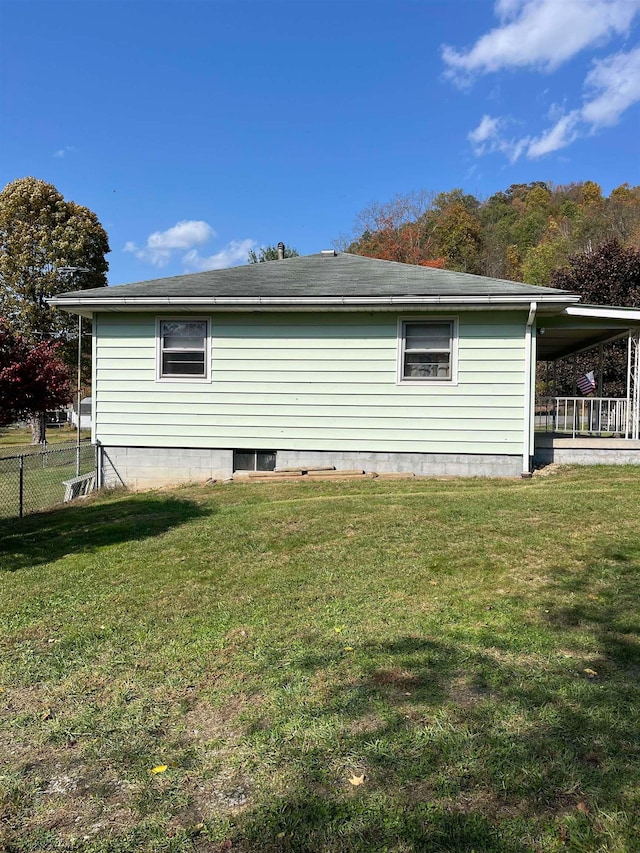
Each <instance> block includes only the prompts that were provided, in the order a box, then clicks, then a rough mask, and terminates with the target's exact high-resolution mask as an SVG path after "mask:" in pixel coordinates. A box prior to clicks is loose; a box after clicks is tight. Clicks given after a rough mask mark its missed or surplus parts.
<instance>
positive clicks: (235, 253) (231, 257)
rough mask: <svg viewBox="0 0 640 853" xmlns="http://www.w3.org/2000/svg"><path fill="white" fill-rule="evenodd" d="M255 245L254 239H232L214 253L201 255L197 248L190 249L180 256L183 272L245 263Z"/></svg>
mask: <svg viewBox="0 0 640 853" xmlns="http://www.w3.org/2000/svg"><path fill="white" fill-rule="evenodd" d="M256 245H257V243H256V241H255V240H232V241H231V242H230V243H227V245H226V246H225V247H224V248H223V249H221V250H220V251H219V252H216V253H215V254H214V255H209V256H208V257H202V256H201V255H200V253H199V252H198V250H197V249H191V251H189V252H187V253H186V255H184V256H183V258H182V263H183V264H184V268H185V272H198V271H203V270H222V269H226V268H227V267H232V266H236V265H237V264H241V263H246V261H247V258H248V256H249V252H250V251H251V249H253V248H255V247H256Z"/></svg>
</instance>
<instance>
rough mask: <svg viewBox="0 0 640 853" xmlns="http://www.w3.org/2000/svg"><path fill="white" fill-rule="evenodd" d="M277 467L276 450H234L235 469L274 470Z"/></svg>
mask: <svg viewBox="0 0 640 853" xmlns="http://www.w3.org/2000/svg"><path fill="white" fill-rule="evenodd" d="M275 467H276V453H275V450H234V451H233V470H234V471H273V470H275Z"/></svg>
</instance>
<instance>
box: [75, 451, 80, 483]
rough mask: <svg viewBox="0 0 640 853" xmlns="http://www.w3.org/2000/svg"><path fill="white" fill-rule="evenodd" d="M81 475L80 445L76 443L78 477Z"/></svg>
mask: <svg viewBox="0 0 640 853" xmlns="http://www.w3.org/2000/svg"><path fill="white" fill-rule="evenodd" d="M79 476H80V445H79V444H76V477H79Z"/></svg>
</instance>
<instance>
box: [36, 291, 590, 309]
mask: <svg viewBox="0 0 640 853" xmlns="http://www.w3.org/2000/svg"><path fill="white" fill-rule="evenodd" d="M577 298H578V297H575V296H573V295H567V296H566V297H558V296H555V295H553V296H544V295H543V296H537V297H536V300H537V302H538V304H539V305H540V304H545V305H548V306H549V307H555V308H557V310H559V311H562V309H563V308H565V307H566V305H567V303H571V302H575V301H576V300H577ZM47 301H48V303H49V304H50V305H54V306H56V307H58V308H62V309H63V310H66V311H71V312H74V313H80V312H82V311H86V310H89V309H90V310H93V311H152V310H166V309H171V310H178V309H181V310H198V309H200V310H206V309H211V308H215V309H217V310H220V311H246V310H247V309H250V310H254V311H273V310H294V311H304V310H311V311H322V310H343V311H359V310H360V311H372V310H388V309H389V308H394V307H396V306H398V307H402V308H403V309H407V308H412V307H415V308H417V309H422V308H424V307H425V306H429V307H430V308H434V309H436V308H439V307H442V308H445V309H448V308H451V306H460V307H465V308H467V309H470V310H479V311H481V310H486V309H487V308H488V307H490V308H495V309H500V310H517V309H525V308H528V307H529V305H530V304H531V296H513V295H511V296H508V295H499V296H491V295H489V296H380V297H373V296H369V297H368V296H328V297H324V298H322V299H318V298H315V297H302V296H301V297H249V296H247V297H224V296H211V297H201V296H193V297H184V296H165V297H157V296H123V297H112V298H110V299H109V298H108V299H95V298H94V299H82V298H80V299H64V298H61V297H53V298H52V299H49V300H47Z"/></svg>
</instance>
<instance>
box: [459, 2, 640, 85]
mask: <svg viewBox="0 0 640 853" xmlns="http://www.w3.org/2000/svg"><path fill="white" fill-rule="evenodd" d="M494 9H495V12H496V15H497V16H498V18H499V19H500V21H501V26H499V27H496V28H495V29H493V30H491V31H490V32H488V33H486V34H485V35H483V36H481V37H480V38H479V39H478V41H477V42H476V43H475V44H474V45H473V46H472V47H471V48H469V49H468V50H466V51H464V50H462V51H458V50H456V49H455V48H453V47H450V46H448V45H445V46H444V47H443V48H442V58H443V60H444V62H445V64H446V65H447V66H448V69H447V71H446V75H447V76H448V77H450V78H451V79H453V80H456V81H457V82H459V83H464V82H469V79H470V78H472V77H473V75H475V74H486V73H490V72H495V71H500V70H502V69H508V68H526V67H540V68H543V69H545V70H547V71H552V70H553V69H554V68H558V67H559V66H560V65H562V64H563V63H564V62H567V61H568V60H569V59H571V58H572V57H573V56H575V55H576V54H577V53H579V52H580V51H581V50H584V49H585V48H586V47H589V46H590V45H599V44H604V43H606V42H607V41H608V40H609V39H610V38H611V37H612V36H614V35H621V34H624V33H626V32H627V31H628V30H629V27H630V25H631V23H632V21H633V18H634V17H635V15H636V14H637V13H638V12H639V11H640V0H497V2H496V4H495V6H494Z"/></svg>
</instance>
